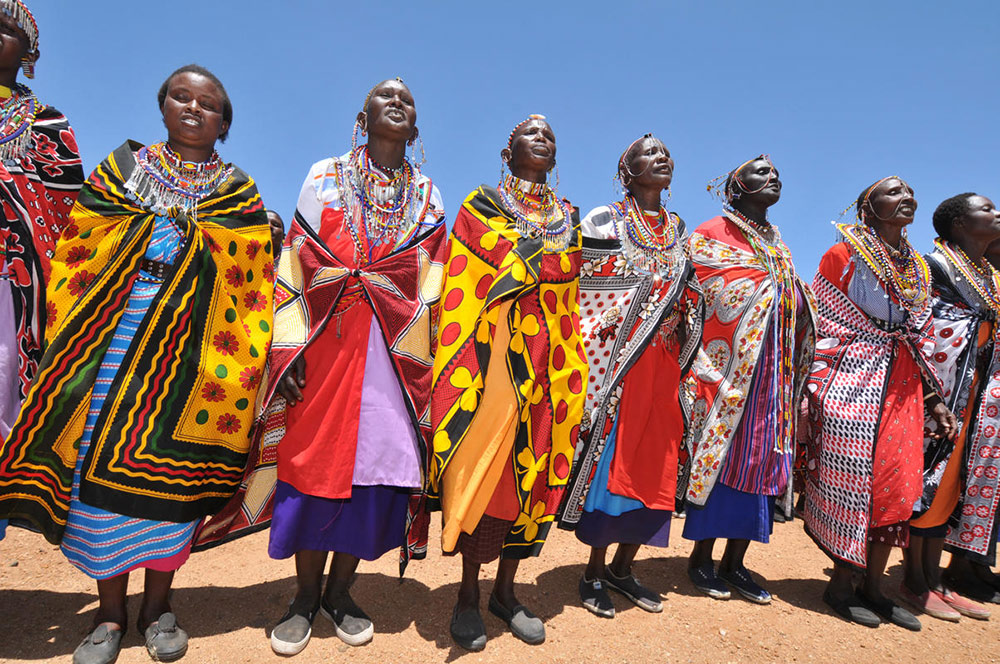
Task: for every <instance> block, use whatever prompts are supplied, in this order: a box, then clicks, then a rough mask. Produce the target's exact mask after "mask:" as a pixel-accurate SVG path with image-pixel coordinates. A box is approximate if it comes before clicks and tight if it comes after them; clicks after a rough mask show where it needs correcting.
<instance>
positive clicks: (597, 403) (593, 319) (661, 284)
mask: <svg viewBox="0 0 1000 664" xmlns="http://www.w3.org/2000/svg"><path fill="white" fill-rule="evenodd" d="M678 242H681V243H684V242H685V238H684V237H679V238H678ZM582 260H583V266H582V269H581V277H580V311H581V323H580V328H581V334H582V336H583V344H584V349H585V350H586V352H587V358H588V362H589V373H590V378H589V379H588V381H587V397H586V401H585V404H584V410H583V419H582V421H581V424H580V442H579V443H577V448H576V459H575V460H574V462H573V478H572V480H571V482H570V489H569V491H568V492H567V494H566V498H565V500H564V501H563V505H562V508H561V509H560V513H559V526H560V527H561V528H566V529H568V530H572V529H574V528H575V527H576V525H577V523H578V522H579V521H580V517H581V516H583V506H584V503H585V502H586V500H587V493H588V492H589V491H590V485H591V483H592V482H593V479H594V473H595V471H596V469H597V464H598V462H599V461H600V459H601V455H602V453H603V452H604V449H605V447H606V444H607V441H608V437H609V436H610V435H611V432H612V429H613V428H614V424H615V419H616V417H617V414H618V405H619V402H620V400H621V395H622V393H623V390H624V387H625V381H626V380H627V379H628V372H629V370H630V369H631V368H632V366H633V365H634V364H635V363H636V361H637V360H638V359H639V357H640V356H641V355H642V353H643V352H644V351H645V350H646V348H648V347H649V345H650V343H651V342H652V341H653V340H654V339H655V338H656V336H657V335H658V334H662V333H664V332H666V333H667V334H668V335H669V336H672V335H673V334H675V333H676V331H675V329H671V330H662V327H663V326H665V325H667V326H670V327H675V326H683V328H684V334H683V336H682V339H683V340H684V345H683V346H682V347H681V348H680V355H679V358H678V360H679V361H678V364H679V365H680V368H681V375H682V376H683V374H684V373H686V372H687V370H688V369H689V368H690V366H691V362H692V361H693V360H694V356H695V352H696V351H697V349H698V347H699V345H700V344H701V326H702V322H703V316H702V308H703V305H702V302H701V288H700V286H699V285H698V280H697V279H696V278H695V274H694V266H693V265H692V264H691V261H690V260H687V261H685V262H684V263H683V264H682V265H681V266H680V267H679V268H678V269H676V270H675V271H672V272H668V273H666V274H653V273H649V272H645V271H640V270H637V269H636V268H635V267H634V266H633V265H632V264H631V263H629V262H627V261H626V260H625V259H624V257H623V255H622V249H621V243H620V242H619V241H618V240H610V239H608V240H602V239H592V238H589V237H586V238H584V246H583V252H582ZM678 305H680V309H681V310H683V311H684V312H685V313H684V316H683V320H677V321H673V322H672V323H671V322H667V321H666V319H667V318H668V317H669V316H670V314H671V313H672V312H673V311H674V309H675V307H677V306H678ZM685 397H686V394H685V393H684V391H682V390H679V391H678V394H677V398H678V400H679V401H680V405H681V411H682V413H683V414H684V421H683V422H678V423H677V424H678V426H681V427H684V431H685V432H686V433H687V434H690V433H691V430H690V428H689V427H688V423H689V421H690V403H689V402H688V401H687V399H686V398H685ZM685 479H686V478H685V473H680V474H679V475H678V484H679V485H680V486H679V488H678V491H677V494H678V495H679V496H683V495H684V490H683V484H684V481H685Z"/></svg>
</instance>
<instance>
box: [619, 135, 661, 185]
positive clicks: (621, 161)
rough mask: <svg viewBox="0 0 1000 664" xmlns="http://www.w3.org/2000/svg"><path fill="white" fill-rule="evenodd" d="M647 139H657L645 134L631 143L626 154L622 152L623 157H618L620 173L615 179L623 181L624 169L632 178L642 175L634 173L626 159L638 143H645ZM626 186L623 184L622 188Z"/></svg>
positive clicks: (626, 149)
mask: <svg viewBox="0 0 1000 664" xmlns="http://www.w3.org/2000/svg"><path fill="white" fill-rule="evenodd" d="M647 138H655V137H654V136H653V134H651V133H649V134H643V135H642V136H640V137H639V138H637V139H635V140H634V141H632V142H631V143H629V144H628V147H627V148H625V152H622V156H620V157H618V172H617V173H616V174H615V178H616V179H618V180H619V181H620V182H621V180H622V169H624V170H625V172H626V173H627V174H628V176H629V177H630V178H637V177H639V176H640V175H642V173H633V172H632V169H630V168H629V167H628V164H627V163H626V162H625V159H626V157H628V153H629V152H631V151H632V148H634V147H635V146H636V144H637V143H639V142H640V141H644V140H646V139H647ZM657 140H659V139H657ZM624 185H625V183H624V182H622V186H624Z"/></svg>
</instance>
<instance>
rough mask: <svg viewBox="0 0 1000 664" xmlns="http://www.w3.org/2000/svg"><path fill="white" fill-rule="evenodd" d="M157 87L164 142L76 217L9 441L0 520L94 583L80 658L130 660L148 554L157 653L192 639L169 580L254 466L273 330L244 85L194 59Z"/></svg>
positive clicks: (167, 657)
mask: <svg viewBox="0 0 1000 664" xmlns="http://www.w3.org/2000/svg"><path fill="white" fill-rule="evenodd" d="M158 100H159V105H160V110H161V112H162V114H163V122H164V125H165V126H166V129H167V141H166V142H160V143H154V144H152V145H149V146H142V145H140V144H138V143H135V142H133V141H128V142H126V143H125V144H124V145H122V146H121V147H120V148H118V149H117V150H115V151H114V152H113V153H112V154H111V155H110V156H109V157H108V158H107V159H106V160H105V161H104V162H103V163H102V164H101V165H100V166H98V167H97V169H96V170H95V171H94V172H93V173H92V174H91V176H90V178H89V180H88V181H87V182H86V184H85V185H84V187H83V190H82V191H81V192H80V197H79V200H78V201H77V204H76V207H74V209H73V212H72V216H71V219H70V224H69V225H68V226H67V227H66V228H65V229H63V233H62V238H61V239H60V240H59V244H58V245H57V247H56V251H55V256H54V258H53V259H52V279H51V280H50V281H49V286H48V289H47V297H48V307H49V327H48V334H47V335H46V337H47V339H48V348H47V349H46V352H45V355H44V357H43V358H42V361H41V363H40V365H39V369H38V374H37V375H36V377H35V381H34V382H33V383H32V386H31V390H30V391H29V393H28V396H27V399H26V400H25V404H24V408H23V409H22V411H21V414H20V416H19V417H18V419H17V421H16V423H15V425H14V428H13V430H12V431H11V433H10V436H9V437H8V438H7V441H6V443H5V444H4V445H3V447H2V448H0V516H3V517H8V516H9V517H17V518H22V519H27V520H29V521H31V522H32V523H34V525H35V526H37V527H38V528H39V529H41V531H42V533H43V534H44V535H45V537H46V539H48V540H49V541H50V542H53V543H61V545H62V551H63V553H64V554H65V555H66V557H67V558H69V560H70V562H72V563H73V564H74V565H76V566H77V567H78V568H79V569H81V570H82V571H83V572H85V573H86V574H87V575H89V576H91V577H93V578H94V579H97V589H98V594H99V596H100V605H99V607H98V609H97V615H96V617H95V619H94V630H93V632H92V633H91V634H90V635H88V636H87V638H86V639H85V640H84V641H83V643H81V644H80V646H79V648H77V650H76V652H75V653H74V656H73V661H74V662H77V663H81V664H82V663H87V664H91V663H94V662H113V661H114V660H115V658H116V657H117V655H118V650H119V648H120V642H121V637H122V634H123V633H124V631H125V629H126V625H127V616H126V602H125V599H126V598H125V596H126V590H127V586H128V578H129V572H130V571H131V570H133V569H136V568H138V567H144V568H146V584H145V593H144V594H143V599H142V606H141V608H140V611H139V619H138V628H139V632H140V633H142V634H143V635H144V638H145V641H146V649H147V650H148V651H149V654H150V656H151V657H153V659H155V660H159V661H171V660H174V659H178V658H180V657H181V656H183V654H184V653H185V651H186V650H187V634H185V632H184V631H183V630H181V629H180V628H179V627H178V626H177V622H176V619H175V617H174V614H173V613H171V609H170V603H169V592H170V585H171V582H172V580H173V576H174V571H175V570H176V569H177V568H179V567H180V566H181V565H182V564H183V563H184V561H185V560H186V559H187V557H188V552H189V549H190V546H191V540H192V536H193V535H194V531H195V528H196V527H197V525H198V523H199V521H200V520H201V518H202V517H204V516H205V515H206V514H209V513H211V512H213V511H214V510H216V509H218V508H219V507H220V506H221V505H222V504H223V503H224V502H225V501H226V500H227V499H228V497H229V496H230V495H232V494H233V493H234V492H235V491H236V488H237V487H238V485H239V482H240V479H241V478H242V475H243V469H244V466H245V464H246V460H247V451H248V448H249V438H248V433H249V430H250V426H251V424H252V423H253V415H254V408H253V404H254V402H255V400H256V392H257V385H258V383H259V376H260V374H261V371H262V370H263V368H264V359H265V357H266V350H267V346H268V345H269V344H270V339H271V335H270V331H269V330H270V320H271V284H270V283H268V282H267V281H266V280H265V279H264V277H263V268H264V267H265V266H266V265H267V264H269V263H270V262H271V246H270V233H269V230H268V226H267V219H266V217H265V216H264V207H263V205H262V203H261V200H260V196H259V195H258V194H257V189H256V186H255V185H254V182H253V180H252V179H250V177H249V176H248V175H246V174H245V173H244V172H243V171H241V170H239V169H238V168H236V167H235V166H232V165H230V164H226V163H224V162H223V161H222V160H221V159H220V158H219V156H218V154H217V153H216V152H215V149H214V148H215V143H216V141H217V140H224V139H225V137H226V134H227V132H228V130H229V126H230V123H231V122H232V105H231V104H230V101H229V97H228V96H227V95H226V91H225V89H224V88H223V87H222V84H221V83H220V82H219V80H218V79H217V78H216V77H215V76H214V75H212V74H211V73H210V72H208V71H207V70H205V69H203V68H201V67H198V66H196V65H189V66H186V67H182V68H181V69H179V70H177V71H176V72H174V73H173V74H171V75H170V77H169V78H168V79H167V80H166V81H165V82H164V83H163V86H162V87H161V88H160V91H159V95H158Z"/></svg>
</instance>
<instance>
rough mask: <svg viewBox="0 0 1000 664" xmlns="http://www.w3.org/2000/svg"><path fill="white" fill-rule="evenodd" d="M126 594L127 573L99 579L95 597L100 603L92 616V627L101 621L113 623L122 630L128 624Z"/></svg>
mask: <svg viewBox="0 0 1000 664" xmlns="http://www.w3.org/2000/svg"><path fill="white" fill-rule="evenodd" d="M127 595H128V573H125V574H119V575H118V576H113V577H111V578H110V579H102V580H99V581H98V582H97V597H98V600H99V602H100V603H99V605H98V607H97V615H96V616H94V627H97V626H98V625H100V624H101V623H114V624H116V625H118V626H119V627H121V628H122V630H123V631H124V630H125V627H126V625H127V624H128V611H127V607H126V602H127V599H128V597H127Z"/></svg>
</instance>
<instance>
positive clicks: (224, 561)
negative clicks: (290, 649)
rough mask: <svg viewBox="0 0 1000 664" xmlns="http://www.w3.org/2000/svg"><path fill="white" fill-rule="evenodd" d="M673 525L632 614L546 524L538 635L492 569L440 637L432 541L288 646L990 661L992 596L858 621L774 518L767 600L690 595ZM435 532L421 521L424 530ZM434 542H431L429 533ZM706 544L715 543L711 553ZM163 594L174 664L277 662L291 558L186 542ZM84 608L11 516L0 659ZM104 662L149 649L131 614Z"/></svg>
mask: <svg viewBox="0 0 1000 664" xmlns="http://www.w3.org/2000/svg"><path fill="white" fill-rule="evenodd" d="M682 525H683V522H682V521H680V520H675V521H674V523H673V527H674V536H673V538H672V540H673V544H672V545H671V546H670V547H669V548H668V549H651V548H644V549H643V550H642V551H640V553H639V556H638V558H637V560H636V565H635V573H636V575H637V576H638V577H639V578H640V579H641V580H642V582H643V583H644V584H645V585H647V586H650V587H651V588H654V589H656V590H658V591H659V592H661V593H662V594H663V596H664V598H665V601H664V611H663V613H661V614H649V613H646V612H644V611H642V610H640V609H638V608H636V607H634V606H632V605H631V604H629V603H628V602H627V601H626V600H624V599H623V598H621V597H620V596H617V595H613V599H614V602H615V606H616V607H617V609H618V614H617V615H616V616H615V618H614V619H613V620H607V619H601V618H597V617H595V616H593V615H591V614H590V613H588V612H587V611H586V610H585V609H584V608H583V607H582V606H580V604H579V598H578V595H577V582H578V580H579V578H580V575H581V573H582V571H583V567H584V563H585V561H586V557H587V548H586V547H585V546H583V545H582V544H581V543H580V542H578V541H577V540H576V538H575V537H574V536H573V535H572V534H571V533H567V532H565V531H556V530H555V529H554V530H553V532H552V533H551V535H550V537H549V541H548V543H547V544H546V545H545V548H544V550H543V551H542V555H541V557H539V558H534V559H531V560H528V561H525V562H524V563H523V564H522V566H521V570H520V572H519V580H520V584H519V585H518V587H517V592H518V596H519V598H520V599H521V601H522V602H523V603H524V604H525V605H526V606H528V607H529V608H531V609H532V610H533V611H534V612H535V613H537V614H538V615H539V616H540V617H541V618H542V619H543V620H545V624H546V630H547V640H546V642H545V643H544V644H543V645H541V646H534V647H533V646H528V645H525V644H523V643H521V642H520V641H517V640H516V639H515V638H514V637H513V636H511V635H510V634H509V633H507V632H506V631H505V628H504V626H503V625H502V623H501V622H500V621H499V620H498V619H496V618H495V617H493V616H492V615H490V614H489V613H487V612H486V610H485V597H486V593H488V592H489V589H490V587H491V579H492V575H493V573H494V572H495V570H496V566H495V564H494V565H490V566H486V567H485V569H484V577H485V579H486V580H484V581H483V583H482V588H483V597H484V601H483V604H484V607H483V613H484V620H485V622H486V628H487V632H488V635H489V643H488V644H487V646H486V650H484V651H483V652H480V653H467V652H466V651H464V650H462V649H460V648H459V647H457V646H455V645H454V644H453V643H452V641H451V638H450V636H449V635H448V620H449V618H450V616H451V609H452V606H453V603H454V599H455V593H456V590H457V588H458V581H459V579H460V576H461V575H460V565H459V564H458V560H457V559H454V558H443V557H442V556H441V555H439V554H438V553H437V552H436V551H432V553H431V555H430V556H429V558H428V559H427V560H424V561H417V562H414V563H412V564H411V566H410V568H409V569H408V570H407V576H406V578H405V579H404V580H403V581H402V582H400V581H399V579H398V574H397V571H398V564H397V560H396V557H395V556H394V555H391V554H390V555H386V556H384V557H383V558H382V559H381V560H379V561H377V562H374V563H364V562H362V564H361V567H360V569H359V576H358V579H357V581H356V583H355V585H354V589H353V591H352V594H353V596H354V598H355V600H356V601H357V602H358V604H360V605H361V606H362V607H363V608H364V609H365V610H366V611H367V612H368V614H369V615H371V616H372V619H373V620H374V622H375V639H374V640H373V641H372V642H371V643H370V644H368V645H367V646H364V647H361V648H350V647H349V646H347V645H345V644H343V643H342V642H341V641H340V640H339V639H338V638H337V637H336V636H335V635H334V632H333V628H332V626H331V625H330V624H329V623H328V622H327V621H326V620H325V619H324V618H322V617H317V618H316V623H315V626H314V629H313V638H312V641H311V642H310V643H309V646H308V648H306V650H305V651H304V652H302V653H301V654H299V655H297V656H296V657H295V658H294V659H295V661H296V662H301V663H302V664H307V663H312V662H324V663H326V662H341V661H342V662H352V663H353V662H357V663H365V662H408V663H416V662H453V661H456V660H460V661H461V662H462V664H473V663H478V662H504V663H509V662H513V661H531V660H541V661H549V662H574V663H576V662H602V663H614V662H664V661H676V662H712V663H713V664H721V663H724V662H773V661H781V662H806V661H816V662H858V661H859V660H860V661H883V660H885V661H889V660H890V659H891V661H894V662H911V661H933V662H934V663H935V664H939V663H941V662H969V663H971V662H977V663H978V662H995V661H1000V606H994V609H995V614H994V618H993V619H992V620H990V621H986V622H979V621H974V620H970V619H967V618H963V619H962V621H961V622H960V623H957V624H955V623H947V622H942V621H940V620H935V619H933V618H930V617H927V616H924V617H922V618H921V621H922V622H923V631H922V632H920V633H911V632H907V631H905V630H903V629H901V628H898V627H894V626H891V625H883V626H881V627H879V628H878V629H867V628H864V627H860V626H855V625H851V624H848V623H846V622H844V621H843V620H841V619H840V618H838V617H836V616H835V615H833V613H832V612H831V611H830V610H829V609H828V608H827V607H826V605H825V604H823V602H822V600H821V599H820V598H821V595H822V591H823V587H824V584H825V583H826V576H827V574H829V572H830V563H829V561H828V559H827V558H826V557H825V556H824V555H823V554H821V553H820V552H819V550H818V549H817V548H816V546H815V545H814V544H813V543H812V542H811V541H810V540H809V539H808V537H806V535H805V534H804V532H803V531H802V526H801V521H795V522H793V523H789V524H777V525H776V526H775V533H774V536H773V537H772V540H771V543H770V544H769V545H756V544H755V545H753V546H751V548H750V551H749V553H748V555H747V563H748V566H749V567H750V568H751V569H752V570H753V571H755V572H757V573H758V575H759V576H760V577H761V580H762V582H763V585H764V586H765V587H767V588H768V589H769V590H770V591H771V592H772V593H773V594H774V602H773V603H772V604H771V605H770V606H757V605H754V604H751V603H750V602H746V601H743V600H741V599H736V598H734V599H731V600H728V601H717V600H712V599H709V598H708V597H706V596H704V595H701V594H700V593H699V592H698V591H697V590H695V589H694V587H693V586H692V585H691V583H690V581H688V579H687V575H686V574H685V557H686V555H687V554H688V552H689V551H690V542H687V541H685V540H684V539H682V538H681V537H680V532H681V527H682ZM437 535H438V533H437V532H433V533H432V537H435V538H436V537H437ZM436 541H437V540H436V539H435V540H432V542H436ZM718 553H719V552H717V555H718ZM889 574H890V577H889V579H888V580H887V583H888V587H889V588H893V589H894V588H896V587H898V585H899V582H900V576H901V568H900V557H899V555H898V553H897V554H896V555H894V557H893V558H892V559H891V562H890V570H889ZM174 586H175V591H174V596H173V607H174V611H175V612H176V613H177V615H178V620H179V622H180V624H181V625H182V626H183V627H184V628H185V629H186V630H187V631H188V633H189V634H190V635H191V644H190V649H189V650H188V654H187V656H186V657H185V658H184V660H182V661H184V662H189V663H195V662H197V663H201V662H209V663H211V662H223V663H227V664H228V663H230V662H233V663H236V662H277V661H280V660H282V659H284V658H281V657H279V656H277V655H275V654H273V653H272V652H271V648H270V643H269V640H268V634H269V629H270V627H271V626H272V625H273V623H274V621H275V620H277V619H278V618H279V617H280V616H281V615H282V613H283V612H284V610H285V607H286V605H287V603H288V601H289V600H290V598H291V596H292V593H293V591H294V586H295V581H294V566H293V563H292V561H291V560H271V559H270V558H268V556H267V533H266V532H263V533H257V534H256V535H253V536H250V537H247V538H244V539H242V540H239V541H237V542H234V543H230V544H227V545H225V546H222V547H218V548H216V549H212V550H210V551H207V552H204V553H199V554H195V555H194V556H192V557H191V559H190V560H189V561H188V563H187V564H186V565H185V566H184V567H183V568H182V569H181V570H180V571H179V572H178V574H177V577H176V581H175V584H174ZM141 588H142V579H141V575H140V574H133V576H132V588H131V595H130V603H129V608H130V612H131V615H132V616H133V618H132V620H134V616H135V614H136V612H137V611H138V606H139V597H138V596H137V593H138V592H140V591H141ZM96 606H97V595H96V585H95V584H94V583H93V582H92V581H91V580H90V579H89V578H87V577H86V576H84V575H83V574H81V573H80V572H78V571H76V569H74V568H73V567H71V566H70V564H69V563H68V562H67V561H66V560H65V558H63V556H62V555H61V554H60V553H59V551H58V549H56V548H55V547H52V546H50V545H49V544H47V543H46V542H45V541H44V540H43V539H42V538H41V537H40V536H38V535H35V534H32V533H28V532H25V531H21V530H17V529H10V530H8V535H7V538H6V540H4V541H2V542H0V628H2V630H3V634H4V638H2V639H0V661H2V662H38V661H54V662H69V661H70V660H71V656H72V653H73V649H74V648H75V647H76V645H77V643H79V641H80V640H81V639H82V638H83V636H84V634H85V633H86V631H87V628H88V626H89V625H90V621H91V618H92V615H93V611H94V609H95V608H96ZM118 661H119V662H120V663H121V664H131V663H133V662H135V663H144V662H149V661H150V660H149V657H148V656H147V654H146V651H145V649H144V648H143V646H142V643H141V641H140V639H139V636H138V635H137V634H136V631H135V627H134V624H133V625H132V626H131V630H130V632H129V633H128V634H127V635H126V636H125V641H124V647H123V649H122V654H121V657H119V659H118Z"/></svg>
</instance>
